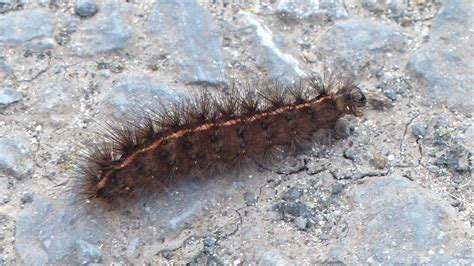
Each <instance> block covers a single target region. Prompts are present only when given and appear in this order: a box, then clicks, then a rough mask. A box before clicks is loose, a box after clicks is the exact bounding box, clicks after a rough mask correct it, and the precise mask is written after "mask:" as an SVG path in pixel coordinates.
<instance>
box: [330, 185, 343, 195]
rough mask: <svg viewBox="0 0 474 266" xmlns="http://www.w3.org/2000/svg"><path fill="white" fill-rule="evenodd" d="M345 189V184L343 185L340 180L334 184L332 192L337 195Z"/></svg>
mask: <svg viewBox="0 0 474 266" xmlns="http://www.w3.org/2000/svg"><path fill="white" fill-rule="evenodd" d="M343 189H344V185H342V184H341V183H339V182H336V183H334V185H333V186H332V191H331V193H332V194H333V195H336V194H339V193H341V192H342V190H343Z"/></svg>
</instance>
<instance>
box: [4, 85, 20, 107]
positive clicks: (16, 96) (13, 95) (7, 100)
mask: <svg viewBox="0 0 474 266" xmlns="http://www.w3.org/2000/svg"><path fill="white" fill-rule="evenodd" d="M21 98H22V95H21V93H19V92H18V91H16V90H14V89H13V88H11V87H0V110H1V109H2V108H5V107H8V106H9V105H10V104H12V103H16V102H18V101H19V100H21Z"/></svg>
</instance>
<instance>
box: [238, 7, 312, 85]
mask: <svg viewBox="0 0 474 266" xmlns="http://www.w3.org/2000/svg"><path fill="white" fill-rule="evenodd" d="M240 15H241V16H242V20H241V23H242V29H246V30H245V32H246V33H245V34H247V35H251V36H245V38H246V39H249V40H250V42H252V45H253V46H254V47H255V52H254V54H255V56H256V63H257V66H258V67H260V68H262V69H263V70H265V71H266V72H267V75H268V76H269V78H280V79H285V80H287V81H292V80H294V79H295V78H296V77H303V76H305V75H306V74H305V72H304V71H303V70H302V69H301V68H300V65H299V62H298V60H296V59H295V58H294V57H293V56H292V55H291V54H287V53H284V52H282V51H281V50H280V48H279V47H278V45H277V44H276V43H275V42H274V36H273V33H272V32H271V30H270V29H269V28H268V27H267V26H266V25H264V24H263V22H262V21H261V20H260V19H259V18H258V17H257V16H256V15H254V14H251V13H249V12H240ZM249 27H250V28H251V30H250V31H248V28H249ZM247 31H248V33H247Z"/></svg>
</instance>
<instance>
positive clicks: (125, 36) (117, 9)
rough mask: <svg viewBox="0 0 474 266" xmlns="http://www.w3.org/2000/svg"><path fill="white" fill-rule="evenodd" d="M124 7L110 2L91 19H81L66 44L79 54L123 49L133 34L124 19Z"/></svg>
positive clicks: (89, 54)
mask: <svg viewBox="0 0 474 266" xmlns="http://www.w3.org/2000/svg"><path fill="white" fill-rule="evenodd" d="M126 7H127V6H124V5H120V6H116V5H113V4H110V5H109V6H106V7H104V8H103V10H102V12H100V13H98V14H97V15H96V16H94V17H93V18H92V19H88V20H85V21H83V22H82V23H81V24H80V25H79V26H77V31H76V32H75V33H74V34H73V35H72V37H71V41H70V42H69V43H68V46H69V47H70V48H71V49H72V50H73V51H74V52H75V53H76V54H77V55H81V56H82V55H87V56H91V55H94V54H98V53H106V52H112V51H116V50H121V49H123V48H124V47H125V45H126V44H127V41H128V40H129V39H130V38H132V36H133V31H132V29H131V27H130V25H128V23H127V21H126V19H125V13H126Z"/></svg>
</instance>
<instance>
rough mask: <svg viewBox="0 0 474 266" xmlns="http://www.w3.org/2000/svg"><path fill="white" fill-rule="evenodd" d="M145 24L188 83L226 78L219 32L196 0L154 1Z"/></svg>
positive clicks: (205, 10)
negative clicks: (177, 65)
mask: <svg viewBox="0 0 474 266" xmlns="http://www.w3.org/2000/svg"><path fill="white" fill-rule="evenodd" d="M147 28H148V31H149V32H150V33H151V34H152V35H155V36H158V37H159V39H160V42H161V43H162V45H163V47H165V48H166V49H167V50H168V52H169V53H172V57H173V58H176V60H177V62H178V64H179V67H180V69H181V73H180V78H181V79H183V80H184V81H186V82H189V83H209V84H215V83H224V82H225V76H224V58H223V56H222V52H221V45H222V37H221V32H220V31H219V29H218V28H217V27H216V22H215V21H214V20H213V17H212V15H211V14H210V12H209V11H208V10H207V9H205V8H203V7H201V6H200V5H199V4H197V2H196V1H194V0H192V1H179V0H168V1H157V3H156V4H155V6H154V7H153V9H152V10H151V12H150V15H149V17H148V21H147ZM163 36H166V38H163Z"/></svg>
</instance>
